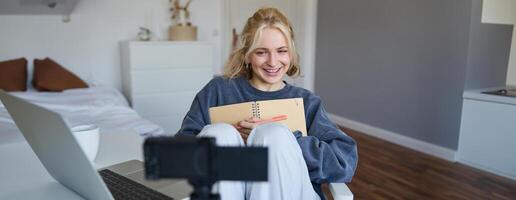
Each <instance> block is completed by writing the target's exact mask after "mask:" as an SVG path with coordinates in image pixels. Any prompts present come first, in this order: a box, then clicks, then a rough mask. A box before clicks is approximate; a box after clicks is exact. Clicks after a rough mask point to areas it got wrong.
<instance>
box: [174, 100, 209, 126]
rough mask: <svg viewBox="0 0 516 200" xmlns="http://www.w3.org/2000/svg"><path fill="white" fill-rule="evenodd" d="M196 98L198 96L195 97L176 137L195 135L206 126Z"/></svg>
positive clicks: (200, 106)
mask: <svg viewBox="0 0 516 200" xmlns="http://www.w3.org/2000/svg"><path fill="white" fill-rule="evenodd" d="M198 96H199V95H196V96H195V98H194V100H193V102H192V105H191V106H190V110H189V111H188V113H186V116H185V118H184V119H183V123H182V124H181V129H179V131H178V132H177V135H197V134H199V133H200V132H201V130H202V128H203V127H204V126H206V120H205V119H204V115H203V109H202V105H201V103H200V100H199V97H198Z"/></svg>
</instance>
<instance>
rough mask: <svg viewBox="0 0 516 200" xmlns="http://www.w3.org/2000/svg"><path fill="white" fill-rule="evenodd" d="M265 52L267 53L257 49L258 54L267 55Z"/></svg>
mask: <svg viewBox="0 0 516 200" xmlns="http://www.w3.org/2000/svg"><path fill="white" fill-rule="evenodd" d="M265 54H266V52H265V51H257V52H256V55H259V56H263V55H265Z"/></svg>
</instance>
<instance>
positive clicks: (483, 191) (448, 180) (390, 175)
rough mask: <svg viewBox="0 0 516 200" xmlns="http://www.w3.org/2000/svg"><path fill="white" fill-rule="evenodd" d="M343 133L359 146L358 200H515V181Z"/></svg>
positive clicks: (355, 190) (355, 191) (355, 179)
mask: <svg viewBox="0 0 516 200" xmlns="http://www.w3.org/2000/svg"><path fill="white" fill-rule="evenodd" d="M343 130H344V131H345V132H346V133H347V134H348V135H350V136H351V137H353V138H354V139H355V140H356V141H357V143H358V154H359V156H358V159H359V161H358V168H357V171H356V174H355V176H354V177H353V181H352V182H351V183H349V184H348V186H349V188H350V189H351V191H352V192H353V194H354V196H355V199H358V200H362V199H364V200H366V199H367V200H369V199H375V200H376V199H416V200H421V199H432V200H433V199H468V200H470V199H482V200H484V199H511V200H516V181H513V180H510V179H507V178H503V177H500V176H497V175H494V174H490V173H487V172H484V171H480V170H477V169H475V168H471V167H469V166H466V165H463V164H460V163H452V162H448V161H446V160H442V159H439V158H436V157H433V156H429V155H426V154H423V153H420V152H417V151H414V150H411V149H408V148H405V147H401V146H398V145H395V144H392V143H389V142H386V141H383V140H380V139H377V138H374V137H371V136H367V135H365V134H362V133H358V132H356V131H352V130H348V129H344V128H343ZM515 159H516V157H515Z"/></svg>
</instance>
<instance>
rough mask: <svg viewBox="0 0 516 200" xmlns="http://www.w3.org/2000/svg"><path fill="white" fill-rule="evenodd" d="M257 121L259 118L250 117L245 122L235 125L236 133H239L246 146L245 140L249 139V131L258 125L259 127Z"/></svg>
mask: <svg viewBox="0 0 516 200" xmlns="http://www.w3.org/2000/svg"><path fill="white" fill-rule="evenodd" d="M259 121H260V119H259V118H257V117H251V118H248V119H246V120H243V121H240V122H238V123H237V124H236V125H235V126H236V128H237V130H238V132H240V135H241V136H242V139H244V143H246V144H247V138H248V137H249V134H251V131H252V130H253V129H254V128H256V127H257V126H258V125H260V123H259Z"/></svg>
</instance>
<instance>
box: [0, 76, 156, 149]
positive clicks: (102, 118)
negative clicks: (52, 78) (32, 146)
mask: <svg viewBox="0 0 516 200" xmlns="http://www.w3.org/2000/svg"><path fill="white" fill-rule="evenodd" d="M10 94H13V95H15V96H17V97H20V98H23V99H25V100H28V101H29V102H32V103H35V104H37V105H40V106H42V107H45V108H47V109H49V110H52V111H55V112H58V113H59V114H61V115H62V116H63V117H64V118H65V120H66V121H67V123H68V125H69V126H70V127H72V126H76V125H81V124H96V125H97V126H98V127H99V128H100V132H101V134H109V133H113V132H127V133H128V134H129V133H130V132H132V133H134V132H136V133H138V134H139V135H141V136H152V135H161V134H163V133H164V131H163V129H162V128H161V127H159V126H158V125H156V124H154V123H152V122H150V121H148V120H146V119H143V118H141V117H140V116H139V115H138V113H136V112H135V111H134V110H132V109H131V108H130V107H129V106H128V103H127V100H126V99H125V98H124V96H123V95H122V94H121V93H120V92H119V91H118V90H116V89H115V88H111V87H106V86H92V87H89V88H82V89H70V90H65V91H63V92H38V91H35V90H29V91H26V92H10ZM24 140H25V139H24V138H23V136H22V134H21V133H20V131H19V130H18V128H17V127H16V124H15V123H14V121H13V120H12V119H11V117H10V116H9V113H8V112H7V110H6V109H5V106H4V105H3V104H2V103H1V102H0V145H2V144H7V143H13V142H20V141H24Z"/></svg>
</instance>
